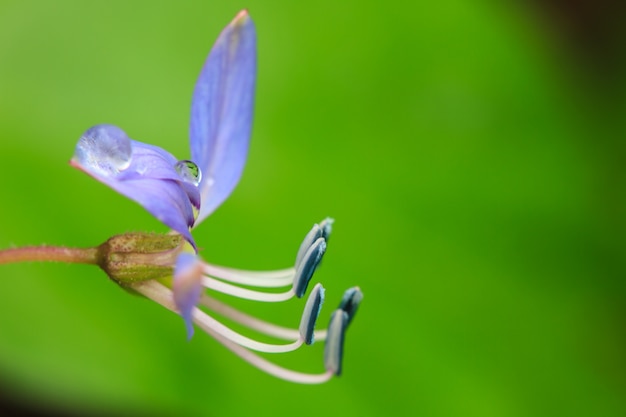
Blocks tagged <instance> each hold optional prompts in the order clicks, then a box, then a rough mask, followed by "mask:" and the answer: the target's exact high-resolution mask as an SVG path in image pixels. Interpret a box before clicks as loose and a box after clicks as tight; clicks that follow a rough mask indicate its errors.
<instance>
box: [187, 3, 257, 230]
mask: <svg viewBox="0 0 626 417" xmlns="http://www.w3.org/2000/svg"><path fill="white" fill-rule="evenodd" d="M255 78H256V32H255V29H254V23H253V22H252V19H251V18H250V16H249V15H248V12H247V11H245V10H244V11H242V12H240V13H239V14H238V15H237V16H236V17H235V19H234V20H233V21H232V22H231V23H230V24H229V25H228V26H227V27H226V28H225V29H224V30H223V31H222V33H221V34H220V36H219V38H218V39H217V42H216V43H215V45H214V46H213V49H212V50H211V53H210V54H209V57H208V58H207V60H206V62H205V64H204V67H203V68H202V72H201V73H200V77H199V78H198V81H197V83H196V87H195V90H194V94H193V101H192V106H191V123H190V139H191V159H192V160H193V161H194V162H195V163H196V164H198V166H199V167H200V169H201V170H202V173H203V177H202V181H201V183H200V195H201V200H202V205H201V207H200V213H199V215H198V219H197V222H196V223H199V222H200V221H202V220H203V219H204V218H205V217H206V216H208V215H209V214H211V213H212V212H213V211H214V210H215V209H216V208H217V207H218V206H219V205H220V204H222V202H223V201H224V200H225V199H226V198H227V197H228V196H229V195H230V193H231V192H232V191H233V189H234V188H235V186H236V185H237V183H238V182H239V178H240V177H241V174H242V172H243V167H244V165H245V162H246V157H247V155H248V143H249V140H250V131H251V128H252V115H253V106H254V85H255Z"/></svg>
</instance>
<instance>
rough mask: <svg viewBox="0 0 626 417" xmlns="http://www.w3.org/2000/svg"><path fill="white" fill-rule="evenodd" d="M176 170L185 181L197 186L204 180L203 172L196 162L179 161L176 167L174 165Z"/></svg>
mask: <svg viewBox="0 0 626 417" xmlns="http://www.w3.org/2000/svg"><path fill="white" fill-rule="evenodd" d="M174 168H175V169H176V172H178V175H180V177H181V178H182V179H183V181H185V182H188V183H190V184H193V185H196V186H197V185H198V184H200V180H202V172H201V171H200V167H199V166H198V165H196V163H195V162H193V161H189V160H182V161H178V162H176V165H174Z"/></svg>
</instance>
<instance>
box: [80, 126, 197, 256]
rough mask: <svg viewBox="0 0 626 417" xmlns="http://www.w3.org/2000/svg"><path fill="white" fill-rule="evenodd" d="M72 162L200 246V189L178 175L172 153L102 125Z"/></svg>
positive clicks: (93, 130)
mask: <svg viewBox="0 0 626 417" xmlns="http://www.w3.org/2000/svg"><path fill="white" fill-rule="evenodd" d="M70 163H71V164H72V165H73V166H75V167H76V168H79V169H80V170H82V171H84V172H86V173H87V174H89V175H91V176H92V177H94V178H95V179H97V180H98V181H100V182H102V183H104V184H106V185H108V186H109V187H111V188H113V189H114V190H115V191H117V192H118V193H120V194H123V195H124V196H126V197H128V198H130V199H131V200H134V201H136V202H137V203H139V204H140V205H141V206H143V207H144V208H145V209H146V210H148V211H149V212H150V213H151V214H152V215H153V216H155V217H156V218H157V219H159V220H160V221H161V222H163V223H164V224H166V225H167V226H169V227H171V228H172V229H174V230H175V231H177V232H178V233H180V234H181V235H183V237H185V239H186V240H187V241H189V242H190V243H191V244H192V245H193V246H194V248H195V247H196V246H195V243H194V241H193V238H192V237H191V234H190V232H189V228H190V227H191V226H193V224H194V211H193V206H194V205H196V207H197V205H198V204H197V203H198V202H199V198H200V197H199V193H198V191H197V187H195V186H190V185H191V184H188V183H186V182H184V181H182V180H181V178H180V177H179V176H178V173H177V172H176V169H175V168H174V164H175V163H176V158H174V157H173V156H172V155H171V154H170V153H168V152H166V151H164V150H163V149H160V148H158V147H156V146H152V145H147V144H144V143H141V142H137V141H133V140H131V139H129V138H128V136H126V133H124V131H123V130H121V129H120V128H118V127H115V126H111V125H98V126H94V127H92V128H91V129H89V130H88V131H87V132H86V133H85V134H84V135H83V136H82V137H81V139H80V140H79V142H78V145H77V146H76V151H75V153H74V157H73V158H72V160H71V161H70ZM194 188H195V191H194Z"/></svg>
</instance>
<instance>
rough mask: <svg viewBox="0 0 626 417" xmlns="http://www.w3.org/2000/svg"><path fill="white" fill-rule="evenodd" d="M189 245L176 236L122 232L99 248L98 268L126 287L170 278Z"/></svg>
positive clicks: (175, 234) (179, 236) (173, 234)
mask: <svg viewBox="0 0 626 417" xmlns="http://www.w3.org/2000/svg"><path fill="white" fill-rule="evenodd" d="M186 246H189V244H188V243H187V241H186V240H185V239H184V238H183V237H182V236H181V235H179V234H177V233H170V234H158V233H141V232H133V233H125V234H122V235H116V236H113V237H111V238H110V239H108V240H107V241H106V242H104V243H103V244H101V245H100V246H99V247H98V265H99V266H100V268H102V270H104V272H106V274H107V275H108V276H109V278H111V279H112V280H113V281H115V282H116V283H118V284H119V285H121V286H122V287H128V286H131V285H132V284H135V283H137V282H141V281H147V280H152V279H160V278H165V277H171V276H172V274H173V271H174V265H175V264H176V258H177V257H178V255H179V254H180V253H181V252H182V251H183V250H184V249H185V247H186Z"/></svg>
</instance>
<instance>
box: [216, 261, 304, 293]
mask: <svg viewBox="0 0 626 417" xmlns="http://www.w3.org/2000/svg"><path fill="white" fill-rule="evenodd" d="M204 272H205V273H206V274H207V275H210V276H212V277H215V278H219V279H222V280H224V281H230V282H234V283H235V284H242V285H249V286H252V287H260V288H261V287H262V288H279V287H287V286H289V285H292V283H293V277H294V274H295V272H296V271H295V268H287V269H280V270H276V271H243V270H239V269H232V268H226V267H223V266H217V265H211V264H204Z"/></svg>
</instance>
